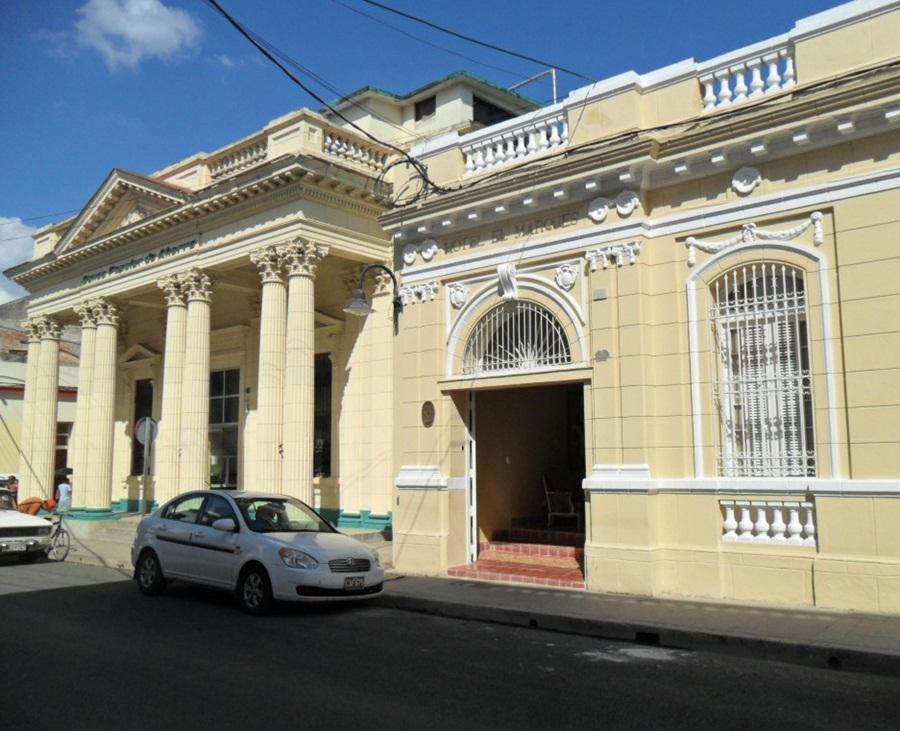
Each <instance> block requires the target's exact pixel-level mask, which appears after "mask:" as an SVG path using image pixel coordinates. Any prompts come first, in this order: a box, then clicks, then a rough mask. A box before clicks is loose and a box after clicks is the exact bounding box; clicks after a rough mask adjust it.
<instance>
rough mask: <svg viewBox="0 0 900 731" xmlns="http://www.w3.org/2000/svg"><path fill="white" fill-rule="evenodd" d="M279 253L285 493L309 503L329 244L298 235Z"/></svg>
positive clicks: (310, 499) (311, 488)
mask: <svg viewBox="0 0 900 731" xmlns="http://www.w3.org/2000/svg"><path fill="white" fill-rule="evenodd" d="M279 252H280V253H281V255H282V256H283V257H284V260H285V264H286V266H287V271H288V313H287V354H286V363H287V371H286V376H285V385H284V435H283V441H284V492H285V493H287V494H288V495H293V496H294V497H298V498H300V499H301V500H303V501H304V502H306V503H308V504H310V505H311V504H312V502H313V484H312V478H313V432H314V419H315V385H316V367H315V355H316V337H315V277H316V269H317V268H318V265H319V262H320V261H321V260H322V258H323V257H324V256H325V255H326V254H327V253H328V248H327V247H325V246H316V245H315V244H312V243H310V242H309V241H307V240H305V239H300V238H298V239H295V240H294V241H292V242H291V243H289V244H285V245H284V246H282V247H280V249H279Z"/></svg>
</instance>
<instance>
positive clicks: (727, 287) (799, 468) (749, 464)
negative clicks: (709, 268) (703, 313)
mask: <svg viewBox="0 0 900 731" xmlns="http://www.w3.org/2000/svg"><path fill="white" fill-rule="evenodd" d="M711 289H712V292H711V295H712V298H711V299H712V306H711V308H710V321H711V322H712V325H713V337H714V339H715V348H714V350H715V352H716V354H717V355H718V367H717V371H718V373H717V377H716V378H715V381H714V388H715V400H716V406H717V408H718V412H719V420H720V434H721V440H720V444H719V453H718V463H719V474H720V475H723V476H725V477H814V476H815V474H816V454H815V440H814V433H813V401H812V381H811V378H810V372H809V338H808V335H807V328H806V291H805V289H804V281H803V272H802V271H800V270H799V269H795V268H794V267H791V266H787V265H785V264H774V263H760V264H748V265H745V266H741V267H738V268H736V269H733V270H731V271H730V272H727V273H726V274H724V275H722V276H721V277H719V278H718V279H717V280H716V281H715V282H713V284H712V288H711Z"/></svg>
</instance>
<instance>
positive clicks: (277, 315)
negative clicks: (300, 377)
mask: <svg viewBox="0 0 900 731" xmlns="http://www.w3.org/2000/svg"><path fill="white" fill-rule="evenodd" d="M250 261H252V262H253V263H254V264H255V265H256V268H257V269H259V274H260V276H261V277H262V309H261V311H260V315H259V318H260V319H259V376H258V378H259V382H258V385H257V401H256V403H257V406H256V435H257V441H256V459H257V479H258V482H259V489H260V490H267V491H270V492H281V477H282V471H281V448H282V447H281V445H282V431H281V428H282V425H281V419H282V404H283V402H282V399H283V398H284V363H285V360H284V358H285V354H284V348H285V320H286V316H287V291H286V289H285V286H284V278H283V277H282V273H281V257H280V256H279V255H278V253H277V252H276V250H275V247H274V246H266V247H264V248H262V249H257V250H256V251H254V252H253V253H252V254H250Z"/></svg>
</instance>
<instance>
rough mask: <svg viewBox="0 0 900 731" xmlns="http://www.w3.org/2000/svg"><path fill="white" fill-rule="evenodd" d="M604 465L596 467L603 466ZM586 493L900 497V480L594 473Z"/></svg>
mask: <svg viewBox="0 0 900 731" xmlns="http://www.w3.org/2000/svg"><path fill="white" fill-rule="evenodd" d="M599 466H602V465H595V469H596V467H599ZM582 487H583V489H584V491H585V492H595V493H635V494H642V495H656V494H659V493H687V494H708V495H796V496H805V495H812V496H815V497H900V480H827V479H825V480H820V479H818V478H805V477H785V478H777V477H748V478H734V479H732V478H727V477H720V478H705V479H704V478H701V479H690V478H678V479H675V478H673V479H665V478H662V479H660V478H657V479H636V478H621V477H620V478H615V477H605V478H604V479H602V480H600V479H594V473H593V472H592V473H591V476H590V477H588V478H585V479H584V480H583V481H582Z"/></svg>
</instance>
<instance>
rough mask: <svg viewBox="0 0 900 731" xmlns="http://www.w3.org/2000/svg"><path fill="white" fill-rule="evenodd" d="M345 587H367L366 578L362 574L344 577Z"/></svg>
mask: <svg viewBox="0 0 900 731" xmlns="http://www.w3.org/2000/svg"><path fill="white" fill-rule="evenodd" d="M344 588H345V589H365V588H366V580H365V579H364V578H363V577H362V576H348V577H346V578H345V579H344Z"/></svg>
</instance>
